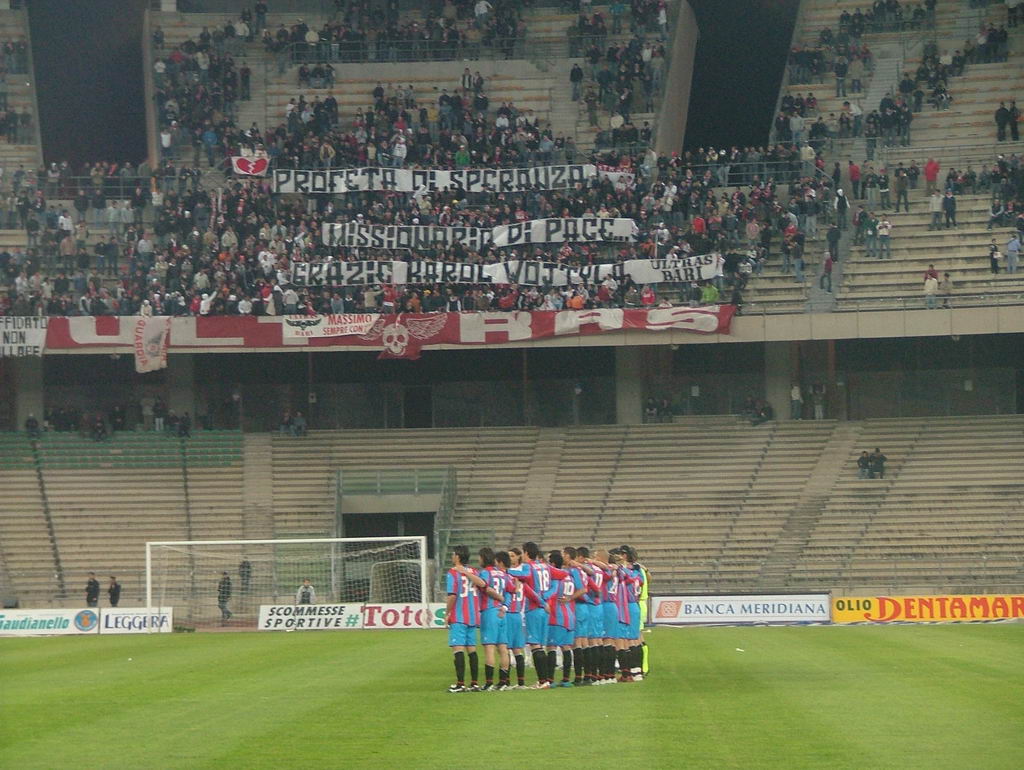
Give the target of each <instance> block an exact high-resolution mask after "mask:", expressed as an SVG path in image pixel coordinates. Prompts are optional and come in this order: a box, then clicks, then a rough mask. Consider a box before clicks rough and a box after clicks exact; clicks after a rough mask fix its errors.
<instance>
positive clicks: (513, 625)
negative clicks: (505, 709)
mask: <svg viewBox="0 0 1024 770" xmlns="http://www.w3.org/2000/svg"><path fill="white" fill-rule="evenodd" d="M503 553H505V552H503V551H499V552H498V553H497V554H495V560H496V561H497V562H498V564H499V565H502V566H504V567H505V571H506V572H509V573H510V575H509V577H510V578H511V582H512V597H511V599H510V600H509V608H508V612H507V613H506V615H505V636H506V640H507V644H508V649H509V651H510V652H511V653H512V656H513V657H514V658H515V662H516V684H515V685H510V689H517V688H523V687H526V657H525V655H524V650H525V647H526V629H525V628H524V627H523V624H524V618H523V612H524V610H525V609H526V603H527V601H528V600H529V601H532V602H533V603H534V604H540V598H539V597H538V596H537V594H535V593H534V592H533V589H532V588H530V587H529V586H528V585H526V584H525V583H523V581H521V580H517V579H515V578H514V577H513V576H512V575H511V571H512V570H514V569H516V568H517V567H519V566H520V565H521V564H522V562H523V552H522V550H520V549H519V548H510V549H509V551H508V553H507V554H505V555H506V556H507V558H508V563H507V564H506V563H505V562H504V561H503V560H502V554H503Z"/></svg>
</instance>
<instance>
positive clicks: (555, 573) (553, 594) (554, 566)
mask: <svg viewBox="0 0 1024 770" xmlns="http://www.w3.org/2000/svg"><path fill="white" fill-rule="evenodd" d="M570 552H571V554H572V555H573V556H575V554H576V549H575V548H573V549H570ZM548 563H549V565H550V566H549V567H548V572H549V573H550V575H551V577H552V581H551V591H550V594H549V595H548V597H547V604H548V666H549V668H550V669H551V672H552V676H553V675H554V668H555V660H556V654H557V653H556V649H558V648H560V649H561V650H562V683H561V686H562V687H572V682H570V681H569V672H570V671H572V648H573V644H574V643H575V641H576V601H577V600H578V599H579V598H580V597H581V596H582V595H583V592H584V590H585V589H584V587H583V573H582V572H581V571H580V569H579V567H574V566H570V565H566V568H565V569H562V566H563V564H565V560H564V557H563V556H562V552H561V551H552V552H551V553H550V554H549V555H548ZM552 684H554V682H552Z"/></svg>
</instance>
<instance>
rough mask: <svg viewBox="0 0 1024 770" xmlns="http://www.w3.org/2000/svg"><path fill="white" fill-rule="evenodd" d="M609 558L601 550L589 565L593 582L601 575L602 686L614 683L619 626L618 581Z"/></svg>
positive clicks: (606, 553)
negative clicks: (592, 570)
mask: <svg viewBox="0 0 1024 770" xmlns="http://www.w3.org/2000/svg"><path fill="white" fill-rule="evenodd" d="M610 559H611V557H610V556H609V555H608V552H607V551H604V550H601V551H597V552H596V553H595V554H594V558H593V559H592V560H591V564H592V565H593V566H594V567H595V573H594V580H595V581H596V580H597V574H598V573H600V575H601V620H602V623H601V633H602V637H601V639H600V642H601V648H600V649H601V653H600V659H601V660H600V680H599V681H601V682H602V683H604V684H614V683H615V681H616V680H615V653H616V650H617V649H618V639H617V638H616V636H615V632H616V629H617V628H618V625H619V610H618V607H617V606H616V597H617V594H618V591H619V579H618V576H617V575H616V573H615V570H613V569H612V568H611V567H609V565H608V562H609V560H610Z"/></svg>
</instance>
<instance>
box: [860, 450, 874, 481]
mask: <svg viewBox="0 0 1024 770" xmlns="http://www.w3.org/2000/svg"><path fill="white" fill-rule="evenodd" d="M870 472H871V458H870V457H868V453H867V451H864V452H861V453H860V457H858V458H857V478H858V479H866V478H868V474H869V473H870Z"/></svg>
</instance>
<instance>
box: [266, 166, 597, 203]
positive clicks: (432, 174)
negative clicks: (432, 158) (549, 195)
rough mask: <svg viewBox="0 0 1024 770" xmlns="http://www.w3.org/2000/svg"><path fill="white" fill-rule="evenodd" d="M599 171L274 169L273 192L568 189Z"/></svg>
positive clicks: (554, 168)
mask: <svg viewBox="0 0 1024 770" xmlns="http://www.w3.org/2000/svg"><path fill="white" fill-rule="evenodd" d="M596 176H597V167H596V166H594V165H593V164H590V163H587V164H582V165H565V166H534V167H532V168H465V169H458V170H447V169H413V168H374V167H367V168H331V169H309V170H300V169H288V168H283V169H275V170H274V192H277V193H301V194H304V195H343V194H345V193H351V192H359V191H362V190H395V191H397V192H407V193H427V192H436V191H438V190H445V189H455V190H461V191H462V192H465V193H502V192H525V191H527V190H564V189H566V188H568V187H574V186H575V185H576V184H586V183H587V182H589V181H590V180H591V179H593V178H594V177H596Z"/></svg>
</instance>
